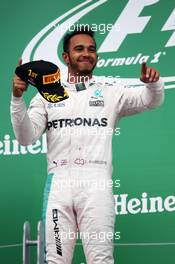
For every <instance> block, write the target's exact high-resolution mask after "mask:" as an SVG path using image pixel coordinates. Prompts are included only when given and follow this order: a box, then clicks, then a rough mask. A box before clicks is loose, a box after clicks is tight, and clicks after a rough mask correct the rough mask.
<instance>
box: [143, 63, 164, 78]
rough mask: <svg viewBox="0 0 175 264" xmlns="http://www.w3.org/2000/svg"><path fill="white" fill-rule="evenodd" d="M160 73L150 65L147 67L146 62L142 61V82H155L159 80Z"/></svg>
mask: <svg viewBox="0 0 175 264" xmlns="http://www.w3.org/2000/svg"><path fill="white" fill-rule="evenodd" d="M159 77H160V73H159V72H158V71H157V70H156V69H154V68H151V67H147V65H146V62H143V63H142V68H141V77H140V80H141V81H142V82H144V83H152V82H157V81H158V80H159Z"/></svg>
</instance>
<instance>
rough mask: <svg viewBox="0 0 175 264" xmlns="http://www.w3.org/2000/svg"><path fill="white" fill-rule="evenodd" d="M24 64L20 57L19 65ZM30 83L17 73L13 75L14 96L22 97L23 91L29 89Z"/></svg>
mask: <svg viewBox="0 0 175 264" xmlns="http://www.w3.org/2000/svg"><path fill="white" fill-rule="evenodd" d="M21 64H22V60H21V59H20V60H19V62H18V66H20V65H21ZM27 87H28V84H27V83H26V82H24V81H22V80H21V78H20V77H18V76H17V75H16V74H15V75H14V77H13V96H15V97H21V96H22V94H23V92H24V91H26V90H27Z"/></svg>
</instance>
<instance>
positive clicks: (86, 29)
mask: <svg viewBox="0 0 175 264" xmlns="http://www.w3.org/2000/svg"><path fill="white" fill-rule="evenodd" d="M78 34H86V35H88V36H90V37H91V38H93V40H94V42H95V46H96V41H95V38H94V34H95V32H94V31H93V30H92V29H91V26H90V25H88V24H81V25H77V26H74V30H73V31H69V32H68V33H66V34H65V36H64V38H63V51H64V52H68V50H69V44H70V39H71V38H72V37H73V36H75V35H78Z"/></svg>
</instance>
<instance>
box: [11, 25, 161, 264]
mask: <svg viewBox="0 0 175 264" xmlns="http://www.w3.org/2000/svg"><path fill="white" fill-rule="evenodd" d="M62 56H63V60H64V62H65V64H66V65H67V67H68V78H67V80H66V82H64V83H62V84H63V86H64V87H65V89H66V91H67V93H68V95H69V98H68V99H66V100H64V101H62V102H58V103H55V104H52V103H48V102H47V101H46V100H45V99H44V98H43V97H41V95H40V94H39V93H38V94H37V95H36V96H35V97H34V98H33V99H32V101H31V104H30V106H29V109H28V110H26V106H25V102H24V100H23V97H22V95H23V92H24V91H26V90H27V84H26V83H25V82H24V81H22V80H21V79H20V78H19V77H17V76H14V79H13V96H12V101H11V118H12V124H13V129H14V132H15V135H16V138H17V140H18V141H19V143H20V144H22V145H29V144H33V143H34V142H35V141H36V140H37V139H38V138H39V137H40V136H41V135H42V134H43V133H44V132H46V134H47V147H48V151H47V161H48V179H47V182H46V187H45V192H44V209H43V217H44V222H45V237H46V260H47V263H48V264H58V263H59V264H62V263H65V264H70V263H71V261H72V255H73V250H74V245H75V242H76V233H77V230H79V232H80V233H81V235H82V236H81V238H82V243H83V248H84V252H85V256H86V261H87V263H88V264H113V263H114V257H113V237H114V218H115V210H114V198H113V194H112V186H111V184H109V183H110V181H111V175H112V165H111V148H112V133H111V131H114V129H115V127H116V124H117V122H118V120H119V119H120V118H121V117H123V116H127V115H132V114H136V113H140V112H143V111H146V110H149V109H153V108H156V107H158V106H160V105H161V103H162V102H163V97H164V95H163V83H162V81H161V80H160V79H159V72H158V71H157V70H155V69H154V68H151V67H147V66H146V64H143V65H142V70H141V78H140V79H141V81H142V82H144V83H145V85H144V87H138V88H126V87H124V86H123V85H121V84H116V83H115V82H112V83H108V81H105V80H104V78H103V81H102V82H101V81H100V79H99V78H98V80H96V79H95V78H94V77H93V76H92V73H93V69H94V68H95V66H96V63H97V48H96V42H95V39H94V32H92V31H91V30H90V29H89V28H87V27H84V28H82V27H81V29H80V28H78V27H77V28H75V30H74V31H73V32H70V33H68V34H67V35H66V36H65V37H64V40H63V54H62ZM101 182H103V183H105V184H104V185H103V186H104V188H98V186H101V185H100V183H101ZM101 234H105V239H101ZM115 263H116V262H115Z"/></svg>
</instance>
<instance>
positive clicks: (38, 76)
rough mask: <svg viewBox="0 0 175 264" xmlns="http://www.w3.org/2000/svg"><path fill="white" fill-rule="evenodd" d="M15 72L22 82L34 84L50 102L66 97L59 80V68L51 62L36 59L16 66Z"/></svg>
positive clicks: (66, 94)
mask: <svg viewBox="0 0 175 264" xmlns="http://www.w3.org/2000/svg"><path fill="white" fill-rule="evenodd" d="M15 74H16V75H17V76H18V77H20V78H21V79H22V80H23V81H24V82H26V83H29V84H31V85H33V86H35V87H36V88H37V89H38V91H39V93H40V94H41V95H42V97H44V98H45V99H46V100H47V101H48V102H50V103H57V102H60V101H63V100H65V99H67V98H68V97H69V96H68V93H67V91H66V90H65V88H64V87H63V86H61V82H60V69H59V68H58V66H57V65H55V64H54V63H52V62H49V61H44V60H38V61H31V62H28V63H25V64H22V65H20V66H18V67H17V68H16V70H15Z"/></svg>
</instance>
